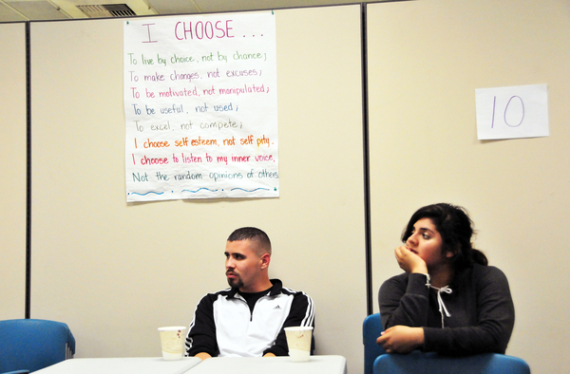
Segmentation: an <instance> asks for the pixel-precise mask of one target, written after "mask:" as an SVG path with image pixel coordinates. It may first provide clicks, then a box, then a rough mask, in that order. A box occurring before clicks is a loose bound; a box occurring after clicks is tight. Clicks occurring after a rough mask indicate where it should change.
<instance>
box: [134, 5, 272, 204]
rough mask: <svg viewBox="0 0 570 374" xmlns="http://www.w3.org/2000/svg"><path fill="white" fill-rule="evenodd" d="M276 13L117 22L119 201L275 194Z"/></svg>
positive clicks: (268, 195)
mask: <svg viewBox="0 0 570 374" xmlns="http://www.w3.org/2000/svg"><path fill="white" fill-rule="evenodd" d="M276 75H277V72H276V50H275V16H274V15H273V14H272V13H271V12H270V11H268V12H256V13H231V14H214V15H206V16H174V17H167V18H144V19H141V20H129V21H127V22H125V24H124V100H125V121H126V142H125V145H126V148H125V150H126V152H125V166H126V167H125V173H126V194H127V201H151V200H171V199H194V198H198V199H205V198H225V197H230V198H244V197H246V198H248V197H278V196H279V174H278V159H277V155H278V153H277V149H278V139H277V78H276Z"/></svg>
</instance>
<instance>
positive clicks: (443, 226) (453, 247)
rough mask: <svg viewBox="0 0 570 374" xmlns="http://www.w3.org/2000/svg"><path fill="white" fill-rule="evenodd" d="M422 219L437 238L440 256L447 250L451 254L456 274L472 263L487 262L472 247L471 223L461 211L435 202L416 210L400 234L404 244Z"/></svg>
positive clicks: (457, 207) (462, 209) (480, 253)
mask: <svg viewBox="0 0 570 374" xmlns="http://www.w3.org/2000/svg"><path fill="white" fill-rule="evenodd" d="M422 218H429V219H431V220H432V222H433V224H434V225H435V227H436V229H437V231H438V232H439V234H440V235H441V238H442V240H443V244H442V254H444V253H446V252H448V251H449V252H451V253H453V254H454V256H453V258H452V260H451V261H452V263H453V266H454V268H455V270H456V271H458V270H462V269H465V268H468V267H471V266H472V265H473V263H477V264H481V265H487V264H488V263H489V261H488V260H487V257H486V256H485V255H484V254H483V252H481V251H479V250H478V249H475V248H473V247H472V244H471V237H472V236H473V222H472V221H471V219H470V218H469V215H468V214H467V212H466V210H465V209H464V208H462V207H460V206H455V205H451V204H446V203H439V204H433V205H427V206H424V207H423V208H420V209H418V210H417V211H416V212H415V213H414V214H413V215H412V218H410V222H408V225H407V226H406V229H405V230H404V232H403V233H402V241H403V242H404V243H405V242H406V240H408V238H409V237H410V235H412V231H413V229H414V224H415V223H416V222H417V221H418V220H420V219H422Z"/></svg>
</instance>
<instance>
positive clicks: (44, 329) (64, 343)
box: [0, 319, 75, 373]
mask: <svg viewBox="0 0 570 374" xmlns="http://www.w3.org/2000/svg"><path fill="white" fill-rule="evenodd" d="M68 349H69V350H70V351H71V353H72V354H73V353H75V338H74V337H73V334H71V331H70V330H69V327H68V326H67V325H66V324H65V323H61V322H55V321H46V320H38V319H13V320H6V321H0V373H3V372H7V371H15V370H29V371H30V372H32V371H36V370H39V369H42V368H44V367H46V366H50V365H53V364H55V363H58V362H60V361H63V360H65V359H66V355H67V351H68Z"/></svg>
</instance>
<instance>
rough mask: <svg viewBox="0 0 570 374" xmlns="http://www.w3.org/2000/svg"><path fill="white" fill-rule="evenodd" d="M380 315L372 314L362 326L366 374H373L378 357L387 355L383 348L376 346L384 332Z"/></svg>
mask: <svg viewBox="0 0 570 374" xmlns="http://www.w3.org/2000/svg"><path fill="white" fill-rule="evenodd" d="M382 330H383V329H382V322H381V321H380V313H376V314H371V315H369V316H368V317H366V318H365V319H364V323H363V324H362V342H363V343H364V374H372V372H373V367H374V360H376V357H378V356H380V355H383V354H384V353H386V351H384V349H382V346H379V345H378V344H376V339H378V337H379V336H380V333H381V332H382Z"/></svg>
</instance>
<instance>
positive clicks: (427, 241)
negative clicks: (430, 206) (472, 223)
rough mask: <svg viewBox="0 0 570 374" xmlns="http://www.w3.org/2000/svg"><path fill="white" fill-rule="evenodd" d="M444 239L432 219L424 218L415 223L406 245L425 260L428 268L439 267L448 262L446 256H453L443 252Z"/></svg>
mask: <svg viewBox="0 0 570 374" xmlns="http://www.w3.org/2000/svg"><path fill="white" fill-rule="evenodd" d="M442 244H443V239H442V238H441V235H440V233H439V232H438V231H437V229H436V227H435V225H434V224H433V222H432V220H431V219H429V218H422V219H420V220H418V221H417V222H416V223H415V224H414V228H413V230H412V234H411V235H410V237H409V238H408V240H406V247H407V248H408V249H409V250H410V251H412V252H414V253H415V254H417V255H418V256H420V257H421V259H422V260H424V261H425V263H426V265H427V267H428V269H430V268H435V267H438V266H439V265H442V264H444V263H446V262H447V261H446V257H447V258H450V257H452V256H453V254H452V253H451V252H447V253H446V256H443V255H442V253H441V248H442Z"/></svg>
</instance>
